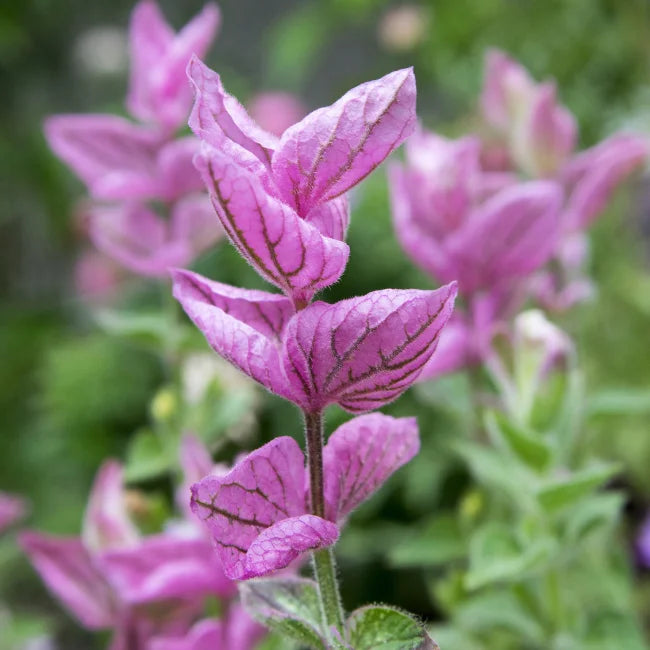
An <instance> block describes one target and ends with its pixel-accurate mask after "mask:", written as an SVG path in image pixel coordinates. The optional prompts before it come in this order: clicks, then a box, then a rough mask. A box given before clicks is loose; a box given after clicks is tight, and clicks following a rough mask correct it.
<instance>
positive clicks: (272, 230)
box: [188, 58, 415, 306]
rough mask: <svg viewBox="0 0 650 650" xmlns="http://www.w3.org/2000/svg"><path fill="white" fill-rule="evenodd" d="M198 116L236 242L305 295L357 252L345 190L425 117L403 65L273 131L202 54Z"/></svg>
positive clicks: (211, 174)
mask: <svg viewBox="0 0 650 650" xmlns="http://www.w3.org/2000/svg"><path fill="white" fill-rule="evenodd" d="M188 75H189V77H190V80H191V81H192V83H193V85H194V88H195V93H196V98H195V103H194V109H193V111H192V114H191V117H190V122H189V123H190V126H191V128H192V130H193V131H194V132H195V133H196V135H198V136H199V138H201V139H202V140H203V141H204V143H205V145H204V148H203V151H202V153H201V154H200V155H199V157H198V159H197V161H196V164H197V167H198V169H199V171H200V172H201V174H202V176H203V180H204V181H205V183H206V185H207V187H208V189H209V191H210V196H211V198H212V202H213V204H214V206H215V209H216V211H217V214H218V216H219V219H220V220H221V223H222V225H223V227H224V230H225V231H226V233H227V234H228V237H229V238H230V239H231V241H232V242H233V244H234V245H235V247H236V248H237V249H238V251H239V252H240V253H241V254H242V256H243V257H244V258H245V259H246V260H247V261H248V262H249V263H250V264H251V265H252V266H253V267H254V268H255V269H256V270H257V271H258V272H259V273H260V274H261V275H262V277H264V278H265V279H266V280H268V281H269V282H271V283H272V284H275V285H276V286H277V287H279V288H280V289H281V290H282V291H284V292H285V293H286V294H287V295H288V296H289V297H291V298H292V299H293V301H294V303H295V304H296V305H299V306H303V305H305V304H307V303H308V302H309V301H310V300H311V298H312V297H313V295H314V294H315V293H316V292H317V291H318V290H319V289H322V288H324V287H326V286H329V285H330V284H332V283H334V282H336V280H338V278H339V277H340V275H341V273H342V272H343V269H344V268H345V264H346V262H347V258H348V254H349V250H348V247H347V245H345V244H344V243H342V241H341V240H343V239H344V238H345V233H346V230H347V225H348V221H349V214H348V205H347V200H346V199H345V196H344V194H345V192H346V191H347V190H349V189H350V188H351V187H353V186H354V185H356V184H357V183H358V182H359V181H361V180H362V179H363V178H364V177H365V176H367V175H368V174H369V173H370V172H371V171H372V170H373V169H374V168H375V167H377V166H378V165H379V164H380V163H381V162H382V161H383V160H384V159H385V158H386V156H388V155H389V154H390V153H391V152H392V151H393V150H394V149H395V148H396V147H398V146H399V145H400V144H401V143H402V142H403V141H404V140H405V139H406V138H407V137H408V135H410V133H411V132H412V131H413V128H414V126H415V78H414V76H413V72H412V71H411V70H400V71H397V72H393V73H391V74H389V75H386V76H385V77H383V78H382V79H379V80H377V81H371V82H368V83H365V84H361V85H360V86H357V87H356V88H353V89H352V90H350V91H349V92H348V93H346V94H345V95H344V96H343V97H341V99H339V100H338V101H337V102H335V103H334V104H333V105H332V106H329V107H326V108H321V109H318V110H317V111H314V112H313V113H310V114H309V115H308V116H307V117H305V118H304V119H302V120H301V121H300V122H298V123H297V124H294V125H293V126H291V127H289V128H288V129H287V130H286V131H285V132H284V133H283V135H282V137H281V138H280V139H278V138H277V137H276V136H274V135H272V134H271V133H268V132H266V131H264V130H263V129H262V128H261V127H260V126H258V125H257V124H256V123H255V122H253V120H252V119H251V118H250V117H249V115H248V114H247V113H246V111H245V110H244V108H243V107H242V106H241V105H240V104H239V103H238V102H237V100H236V99H235V98H234V97H232V96H230V95H229V94H228V93H226V91H225V90H224V88H223V86H222V84H221V79H220V78H219V75H218V74H217V73H215V72H213V71H212V70H210V69H209V68H207V67H206V66H205V65H204V64H203V63H201V62H200V61H199V60H198V59H197V58H194V59H193V60H192V61H191V63H190V65H189V67H188Z"/></svg>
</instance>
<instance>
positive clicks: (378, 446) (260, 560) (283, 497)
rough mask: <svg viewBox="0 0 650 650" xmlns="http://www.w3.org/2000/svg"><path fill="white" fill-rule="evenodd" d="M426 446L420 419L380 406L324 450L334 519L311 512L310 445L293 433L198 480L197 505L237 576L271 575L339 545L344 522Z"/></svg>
mask: <svg viewBox="0 0 650 650" xmlns="http://www.w3.org/2000/svg"><path fill="white" fill-rule="evenodd" d="M418 448H419V440H418V434H417V425H416V423H415V419H413V418H401V419H396V418H392V417H389V416H386V415H382V414H379V413H373V414H370V415H364V416H361V417H358V418H355V419H354V420H351V421H350V422H348V423H346V424H344V425H343V426H341V427H339V428H338V429H337V430H336V431H335V432H334V433H333V434H332V436H331V437H330V440H329V442H328V444H327V445H326V446H325V449H324V471H325V497H326V511H327V516H328V519H322V518H320V517H316V516H314V515H311V514H308V510H307V502H308V499H309V494H308V492H307V490H306V487H305V486H306V483H307V476H306V470H305V466H304V462H305V461H304V456H303V453H302V451H301V450H300V448H299V447H298V444H297V443H296V442H295V440H293V438H288V437H286V436H285V437H280V438H276V439H275V440H272V441H271V442H269V443H267V444H266V445H264V446H263V447H261V448H260V449H257V450H256V451H254V452H252V453H251V454H249V455H248V456H247V457H246V458H244V459H243V460H242V461H240V462H239V463H237V465H235V467H234V468H233V469H232V470H231V471H230V472H229V473H228V474H227V475H225V476H220V477H215V476H208V477H206V478H204V479H203V480H202V481H200V482H199V483H197V484H196V485H194V486H193V487H192V510H193V512H194V513H195V514H196V515H197V517H199V519H201V520H202V521H203V522H204V524H205V525H206V526H207V528H208V530H209V531H210V533H211V535H212V537H213V539H214V541H215V543H216V548H217V552H218V554H219V557H220V559H221V562H222V564H223V567H224V571H225V573H226V575H227V576H228V577H229V578H231V579H239V580H245V579H249V578H253V577H257V576H262V575H267V574H269V573H273V572H274V571H277V570H279V569H282V568H284V567H286V566H288V565H289V564H290V563H291V562H292V561H293V560H295V559H296V558H298V557H299V556H300V555H301V554H302V553H304V552H305V551H308V550H314V549H318V548H323V547H327V546H330V545H331V544H333V543H334V542H335V541H336V540H337V538H338V535H339V528H338V525H337V523H340V522H341V521H342V520H343V519H344V518H345V517H346V515H347V514H349V512H350V511H351V510H353V509H354V508H355V507H356V506H357V505H359V503H361V502H362V501H364V500H365V499H367V498H368V497H369V496H370V495H371V494H372V493H374V491H375V490H376V489H377V488H378V487H379V486H380V485H381V484H382V483H383V482H384V481H385V480H386V479H387V478H388V477H389V476H390V475H391V474H392V473H393V472H394V471H395V470H397V469H398V468H399V467H401V466H402V465H403V464H405V463H406V462H408V461H409V460H410V459H411V458H412V457H413V456H414V455H415V454H416V453H417V451H418ZM368 459H371V461H369V462H366V461H368Z"/></svg>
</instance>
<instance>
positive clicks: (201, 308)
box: [172, 270, 292, 399]
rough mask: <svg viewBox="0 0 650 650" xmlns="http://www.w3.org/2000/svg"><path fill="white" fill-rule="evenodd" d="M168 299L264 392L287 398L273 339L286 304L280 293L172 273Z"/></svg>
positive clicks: (287, 308)
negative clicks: (170, 297)
mask: <svg viewBox="0 0 650 650" xmlns="http://www.w3.org/2000/svg"><path fill="white" fill-rule="evenodd" d="M172 278H173V281H174V297H175V298H176V299H177V300H178V301H179V302H180V303H181V305H182V307H183V309H184V310H185V312H186V313H187V315H188V316H189V317H190V318H191V320H192V321H193V322H194V324H195V325H196V326H197V327H198V328H199V329H200V330H201V332H203V335H204V336H205V338H206V339H207V341H208V343H209V344H210V346H211V347H212V348H213V349H214V350H215V351H216V352H217V353H218V354H220V355H221V356H222V357H224V358H225V359H226V360H228V361H230V363H232V364H234V365H235V366H236V367H237V368H239V369H240V370H241V371H242V372H244V373H246V374H247V375H248V376H249V377H252V378H253V379H255V380H256V381H258V382H260V383H261V384H262V385H263V386H265V387H266V388H268V389H269V390H270V391H272V392H274V393H277V394H278V395H282V396H283V397H287V399H291V398H290V397H289V394H290V392H289V391H290V389H289V386H288V384H287V381H286V379H285V377H284V375H283V373H282V370H281V366H280V353H279V345H278V341H277V338H278V336H279V335H280V332H281V331H282V328H283V327H284V323H285V322H286V319H287V317H288V314H289V313H290V311H292V306H291V303H290V301H289V300H288V299H287V298H285V297H284V296H280V295H277V294H271V293H266V292H264V291H254V290H249V289H239V288H237V287H230V286H228V285H225V284H221V283H220V282H213V281H210V280H207V279H206V278H203V277H201V276H200V275H198V274H196V273H191V272H190V271H183V270H176V271H173V272H172Z"/></svg>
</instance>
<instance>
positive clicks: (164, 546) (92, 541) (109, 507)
mask: <svg viewBox="0 0 650 650" xmlns="http://www.w3.org/2000/svg"><path fill="white" fill-rule="evenodd" d="M197 446H198V442H197V441H195V440H193V439H189V438H188V439H185V440H184V441H183V447H184V449H185V452H186V453H184V454H183V456H182V458H181V461H182V466H183V468H184V472H185V474H186V483H187V479H192V480H195V479H196V477H197V475H198V473H199V472H200V473H201V475H204V474H205V473H209V471H210V470H211V467H210V466H209V465H208V464H207V462H202V461H203V459H204V458H205V456H207V452H205V450H200V451H199V452H196V447H197ZM189 448H191V449H192V452H193V454H190V453H189V451H188V449H189ZM192 456H193V457H192ZM197 458H199V460H198V461H197V460H196V459H197ZM196 462H199V464H200V469H197V468H196V467H195V465H196ZM185 500H186V502H187V501H188V500H189V490H188V492H187V494H186V497H185ZM188 514H189V513H188ZM20 542H21V545H22V547H23V549H24V550H25V552H26V553H27V555H28V556H29V558H30V560H31V561H32V563H33V564H34V566H35V568H36V569H37V571H38V572H39V573H40V575H41V577H42V579H43V581H44V582H45V584H46V585H47V587H48V588H49V589H50V591H51V592H52V593H53V594H54V595H55V596H56V597H57V598H58V599H59V600H60V601H61V602H62V603H63V605H64V606H65V607H66V608H67V609H68V610H69V611H70V612H71V613H72V614H73V615H74V616H75V617H76V618H77V619H78V620H79V622H80V623H81V624H82V625H84V626H85V627H87V628H88V629H92V630H98V629H113V630H114V640H113V645H112V646H111V647H112V648H113V649H114V650H118V649H119V648H122V647H132V646H128V645H127V646H123V645H122V644H123V643H126V641H125V640H126V639H129V638H131V637H132V636H135V637H137V638H140V639H141V642H140V643H141V644H144V642H145V640H146V639H149V638H151V637H152V636H153V635H157V634H164V635H168V634H171V635H173V636H178V635H182V634H185V632H186V631H187V629H188V626H189V625H190V624H191V623H192V621H193V620H196V618H197V616H199V615H200V614H201V613H202V611H203V602H204V599H205V598H206V597H208V596H212V597H218V598H222V599H230V598H232V597H233V595H234V593H235V591H236V589H235V586H234V584H233V583H232V582H231V581H230V580H228V579H227V578H226V576H225V575H224V572H223V569H222V567H221V564H220V562H219V559H218V557H217V556H216V555H215V553H214V552H213V549H212V544H211V542H210V540H209V537H208V536H207V535H206V534H205V531H203V529H202V528H201V527H200V526H199V525H198V524H197V523H196V520H195V519H194V518H193V517H191V518H189V517H187V516H184V518H183V519H180V520H177V521H171V522H169V523H168V525H167V527H166V529H165V530H164V531H163V532H162V533H158V534H155V535H150V536H146V537H144V536H142V535H141V534H140V532H139V531H138V529H137V527H136V526H135V524H134V522H133V521H132V519H131V517H130V515H129V512H128V509H127V499H126V494H125V489H124V484H123V470H122V467H121V466H120V465H119V463H117V462H115V461H107V462H106V463H105V464H104V465H103V466H102V467H101V468H100V470H99V473H98V475H97V478H96V479H95V483H94V485H93V488H92V491H91V494H90V497H89V501H88V507H87V509H86V514H85V517H84V524H83V530H82V535H81V537H66V538H62V537H54V536H50V535H43V534H41V533H36V532H25V533H23V534H22V535H21V538H20ZM138 647H143V648H144V647H145V646H144V645H138Z"/></svg>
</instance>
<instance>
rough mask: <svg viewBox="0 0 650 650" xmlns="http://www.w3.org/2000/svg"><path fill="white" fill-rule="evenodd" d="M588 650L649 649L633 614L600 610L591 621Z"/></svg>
mask: <svg viewBox="0 0 650 650" xmlns="http://www.w3.org/2000/svg"><path fill="white" fill-rule="evenodd" d="M588 629H589V638H588V640H587V643H585V645H584V647H585V648H586V649H588V650H612V649H613V648H616V650H647V645H646V644H645V642H644V640H643V632H642V631H641V628H640V626H639V624H638V622H637V621H636V620H635V619H634V616H633V615H626V614H622V613H620V612H600V613H599V614H598V616H596V617H594V618H593V620H591V621H590V623H589V626H588Z"/></svg>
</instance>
